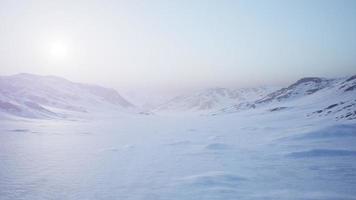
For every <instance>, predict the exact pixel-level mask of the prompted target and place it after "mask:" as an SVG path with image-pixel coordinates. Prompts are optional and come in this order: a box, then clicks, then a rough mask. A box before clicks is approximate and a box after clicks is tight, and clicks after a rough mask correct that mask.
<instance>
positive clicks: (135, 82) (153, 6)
mask: <svg viewBox="0 0 356 200" xmlns="http://www.w3.org/2000/svg"><path fill="white" fill-rule="evenodd" d="M16 73H33V74H40V75H56V76H61V77H65V78H67V79H70V80H73V81H77V82H87V83H96V84H101V85H104V86H110V87H115V88H178V89H179V88H199V87H252V86H257V85H266V84H274V85H278V84H284V83H287V82H293V81H295V80H296V79H299V78H301V77H304V76H322V77H338V76H347V75H353V74H356V1H354V0H348V1H347V0H298V1H297V0H295V1H292V0H280V1H277V0H268V1H265V0H246V1H239V0H229V1H227V0H226V1H224V0H202V1H195V0H176V1H175V0H169V1H167V0H165V1H163V0H162V1H159V0H147V1H138V0H126V1H120V0H112V1H111V0H100V1H99V0H98V1H90V0H85V1H79V0H78V1H66V0H61V1H55V0H53V1H47V0H43V1H30V0H28V1H21V0H17V1H13V0H8V1H5V0H0V75H12V74H16Z"/></svg>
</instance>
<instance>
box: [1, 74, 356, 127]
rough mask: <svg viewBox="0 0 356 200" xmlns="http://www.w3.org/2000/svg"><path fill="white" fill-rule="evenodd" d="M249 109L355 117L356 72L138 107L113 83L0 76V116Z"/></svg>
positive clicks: (202, 93)
mask: <svg viewBox="0 0 356 200" xmlns="http://www.w3.org/2000/svg"><path fill="white" fill-rule="evenodd" d="M248 110H255V111H261V112H285V111H288V112H289V111H291V112H303V113H305V115H306V117H332V118H334V119H336V120H345V119H346V120H354V119H356V75H355V76H350V77H344V78H335V79H326V78H318V77H309V78H302V79H300V80H298V81H296V82H295V83H293V84H291V85H290V86H288V87H284V88H278V87H256V88H240V89H228V88H210V89H206V90H201V91H198V92H194V93H190V94H185V95H180V96H177V97H174V98H173V99H171V100H169V101H167V102H165V103H161V104H160V105H159V106H156V107H155V108H153V109H152V110H151V112H143V111H142V110H141V109H139V108H137V107H136V106H134V105H133V104H132V103H130V102H129V101H128V100H126V99H125V98H124V97H122V96H121V95H120V94H119V93H118V92H117V91H115V90H114V89H109V88H104V87H101V86H97V85H88V84H82V83H74V82H71V81H68V80H66V79H63V78H60V77H55V76H38V75H32V74H17V75H13V76H0V117H11V116H16V117H24V118H49V119H52V118H61V119H63V118H71V117H73V116H75V117H82V116H87V115H88V114H91V113H93V114H94V113H95V114H108V113H131V114H150V113H157V114H166V113H174V114H187V113H191V114H205V115H221V114H231V113H238V112H243V111H248Z"/></svg>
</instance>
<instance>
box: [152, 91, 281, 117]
mask: <svg viewBox="0 0 356 200" xmlns="http://www.w3.org/2000/svg"><path fill="white" fill-rule="evenodd" d="M273 90H275V87H258V88H241V89H228V88H210V89H206V90H202V91H199V92H196V93H192V94H187V95H181V96H178V97H175V98H173V99H172V100H170V101H168V102H166V103H164V104H162V105H160V106H159V107H158V108H156V111H157V112H211V111H214V110H218V109H221V108H223V107H226V106H229V105H233V104H236V103H241V102H246V101H252V100H256V99H258V98H261V97H263V96H265V95H266V94H268V93H269V92H271V91H273Z"/></svg>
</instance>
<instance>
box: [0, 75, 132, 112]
mask: <svg viewBox="0 0 356 200" xmlns="http://www.w3.org/2000/svg"><path fill="white" fill-rule="evenodd" d="M133 110H135V106H134V105H132V104H131V103H130V102H128V101H127V100H126V99H124V98H123V97H122V96H120V94H119V93H118V92H116V91H115V90H114V89H109V88H104V87H101V86H97V85H88V84H82V83H74V82H71V81H68V80H66V79H63V78H60V77H55V76H38V75H33V74H17V75H13V76H0V114H1V115H2V116H3V117H4V116H5V115H6V116H19V117H25V118H66V117H70V116H80V115H83V114H85V113H90V112H96V113H100V112H104V111H105V112H107V111H120V112H131V111H133Z"/></svg>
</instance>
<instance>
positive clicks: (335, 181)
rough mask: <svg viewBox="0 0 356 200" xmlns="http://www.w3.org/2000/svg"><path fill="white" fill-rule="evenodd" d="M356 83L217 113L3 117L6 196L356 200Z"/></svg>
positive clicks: (0, 169) (0, 162)
mask: <svg viewBox="0 0 356 200" xmlns="http://www.w3.org/2000/svg"><path fill="white" fill-rule="evenodd" d="M348 79H349V78H347V79H346V78H344V79H337V80H333V81H328V84H327V86H325V87H324V86H323V87H322V88H321V89H320V90H318V91H315V92H314V93H312V94H304V91H307V90H306V89H305V88H304V89H297V90H298V91H303V94H299V93H298V95H296V96H293V95H292V96H291V97H290V99H289V98H286V99H283V101H277V100H273V101H271V102H268V103H263V104H261V105H257V106H256V107H255V108H253V109H242V110H232V111H231V112H228V113H227V112H221V113H219V114H217V115H200V114H194V112H189V113H188V114H186V113H182V112H177V113H176V114H175V115H172V114H165V113H155V114H152V115H140V114H136V113H133V112H122V109H118V110H115V111H110V110H107V109H106V108H103V107H100V108H99V107H98V108H97V109H98V110H100V109H101V111H102V112H93V110H95V109H93V110H91V109H90V110H91V112H88V113H85V116H86V117H74V118H28V117H27V118H23V117H19V116H16V115H9V113H5V112H0V113H3V114H4V115H9V116H11V117H8V118H4V119H1V120H0V199H1V200H14V199H15V200H17V199H26V200H47V199H66V200H78V199H86V200H91V199H103V200H111V199H127V200H137V199H145V200H146V199H147V200H150V199H152V200H157V199H173V200H174V199H177V200H178V199H179V200H181V199H188V200H189V199H192V200H193V199H206V200H213V199H214V200H215V199H219V200H220V199H224V200H229V199H242V200H260V199H261V200H262V199H271V200H272V199H273V200H276V199H277V200H278V199H283V200H284V199H322V200H326V199H356V190H355V188H356V146H355V144H356V122H355V119H354V118H345V117H344V118H337V117H338V116H341V115H343V114H344V113H347V112H351V111H352V112H353V111H354V110H352V109H354V107H352V106H350V107H347V108H345V109H343V108H344V107H345V106H348V105H352V102H353V101H355V93H354V92H355V90H351V91H345V90H347V89H348V88H350V87H353V84H354V83H353V82H352V81H355V80H354V79H353V80H350V81H347V80H348ZM344 85H346V86H344ZM295 86H296V85H295ZM343 86H344V87H343ZM297 87H299V86H297ZM302 87H309V86H302ZM313 87H314V86H313ZM341 87H343V88H341ZM293 88H294V87H293ZM293 91H294V89H293ZM100 96H101V95H100ZM89 97H93V96H91V95H89ZM4 99H5V98H4ZM101 100H102V99H101ZM104 102H106V101H104ZM254 102H255V101H254ZM340 102H343V103H342V104H341V103H340ZM334 104H337V105H336V106H331V107H330V105H334ZM78 105H79V104H78ZM105 105H107V106H109V105H110V106H111V104H110V103H108V102H106V103H105ZM110 106H109V107H110ZM114 106H115V105H114ZM116 106H117V105H116ZM104 107H105V106H104ZM120 107H121V106H120ZM51 109H53V108H51ZM319 109H321V110H322V112H321V113H324V112H328V111H329V110H331V111H332V112H331V113H329V114H328V115H321V114H320V113H314V112H315V111H317V110H319ZM348 109H351V111H349V110H348ZM339 110H340V111H339ZM198 113H199V112H198ZM313 113H314V114H313Z"/></svg>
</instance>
